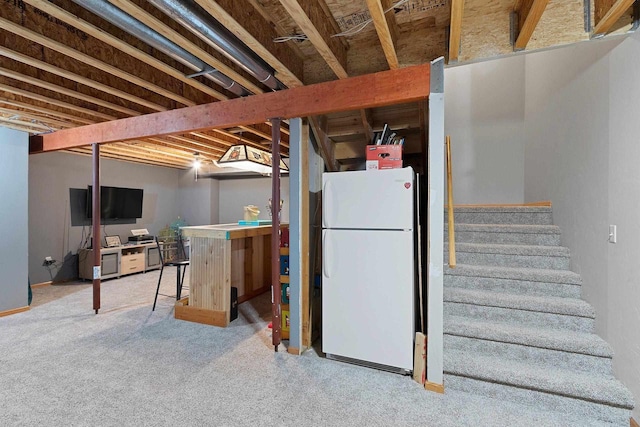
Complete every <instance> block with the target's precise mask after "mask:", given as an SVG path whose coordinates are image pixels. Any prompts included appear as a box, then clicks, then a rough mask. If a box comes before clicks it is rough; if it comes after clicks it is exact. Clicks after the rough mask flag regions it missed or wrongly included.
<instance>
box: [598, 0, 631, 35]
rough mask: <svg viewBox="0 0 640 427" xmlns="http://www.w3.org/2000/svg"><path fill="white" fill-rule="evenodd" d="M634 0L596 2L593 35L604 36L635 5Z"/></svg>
mask: <svg viewBox="0 0 640 427" xmlns="http://www.w3.org/2000/svg"><path fill="white" fill-rule="evenodd" d="M633 2H634V0H595V5H594V6H595V13H594V17H595V24H596V26H595V27H594V29H593V35H594V36H597V35H604V34H606V33H607V32H609V30H611V28H612V27H613V25H614V24H615V23H616V22H618V20H619V19H620V18H621V17H622V15H623V14H624V13H625V12H626V11H627V10H628V9H629V8H630V7H631V6H632V5H633Z"/></svg>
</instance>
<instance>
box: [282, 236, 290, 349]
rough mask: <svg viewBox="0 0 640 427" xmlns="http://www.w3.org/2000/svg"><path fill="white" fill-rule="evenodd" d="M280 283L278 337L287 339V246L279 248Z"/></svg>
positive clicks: (288, 328)
mask: <svg viewBox="0 0 640 427" xmlns="http://www.w3.org/2000/svg"><path fill="white" fill-rule="evenodd" d="M280 283H281V284H282V288H281V289H282V291H281V294H280V307H281V310H282V325H281V326H280V337H281V338H282V339H284V340H288V339H289V330H290V311H289V295H290V287H289V248H288V247H281V248H280Z"/></svg>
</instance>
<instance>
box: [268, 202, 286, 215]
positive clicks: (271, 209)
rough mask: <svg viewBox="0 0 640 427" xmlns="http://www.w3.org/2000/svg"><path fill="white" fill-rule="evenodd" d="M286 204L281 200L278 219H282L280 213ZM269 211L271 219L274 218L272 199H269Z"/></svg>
mask: <svg viewBox="0 0 640 427" xmlns="http://www.w3.org/2000/svg"><path fill="white" fill-rule="evenodd" d="M283 203H284V200H282V199H280V207H279V208H278V219H280V211H282V204H283ZM267 209H269V218H272V217H273V207H272V202H271V199H269V204H268V205H267Z"/></svg>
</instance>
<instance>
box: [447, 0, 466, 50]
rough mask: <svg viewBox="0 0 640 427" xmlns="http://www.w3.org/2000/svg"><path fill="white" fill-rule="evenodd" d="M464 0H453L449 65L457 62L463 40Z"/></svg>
mask: <svg viewBox="0 0 640 427" xmlns="http://www.w3.org/2000/svg"><path fill="white" fill-rule="evenodd" d="M463 12H464V0H451V23H450V25H449V63H451V62H457V61H458V57H459V55H460V40H461V38H462V15H463Z"/></svg>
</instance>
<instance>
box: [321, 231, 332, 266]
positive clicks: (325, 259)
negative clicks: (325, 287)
mask: <svg viewBox="0 0 640 427" xmlns="http://www.w3.org/2000/svg"><path fill="white" fill-rule="evenodd" d="M328 240H329V237H328V236H327V233H326V232H324V231H323V232H322V247H323V248H324V249H323V254H322V275H323V276H324V277H326V278H330V277H331V274H329V270H330V269H329V259H330V258H331V257H330V254H329V251H328V250H327V248H329V246H327V245H329V242H328Z"/></svg>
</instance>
